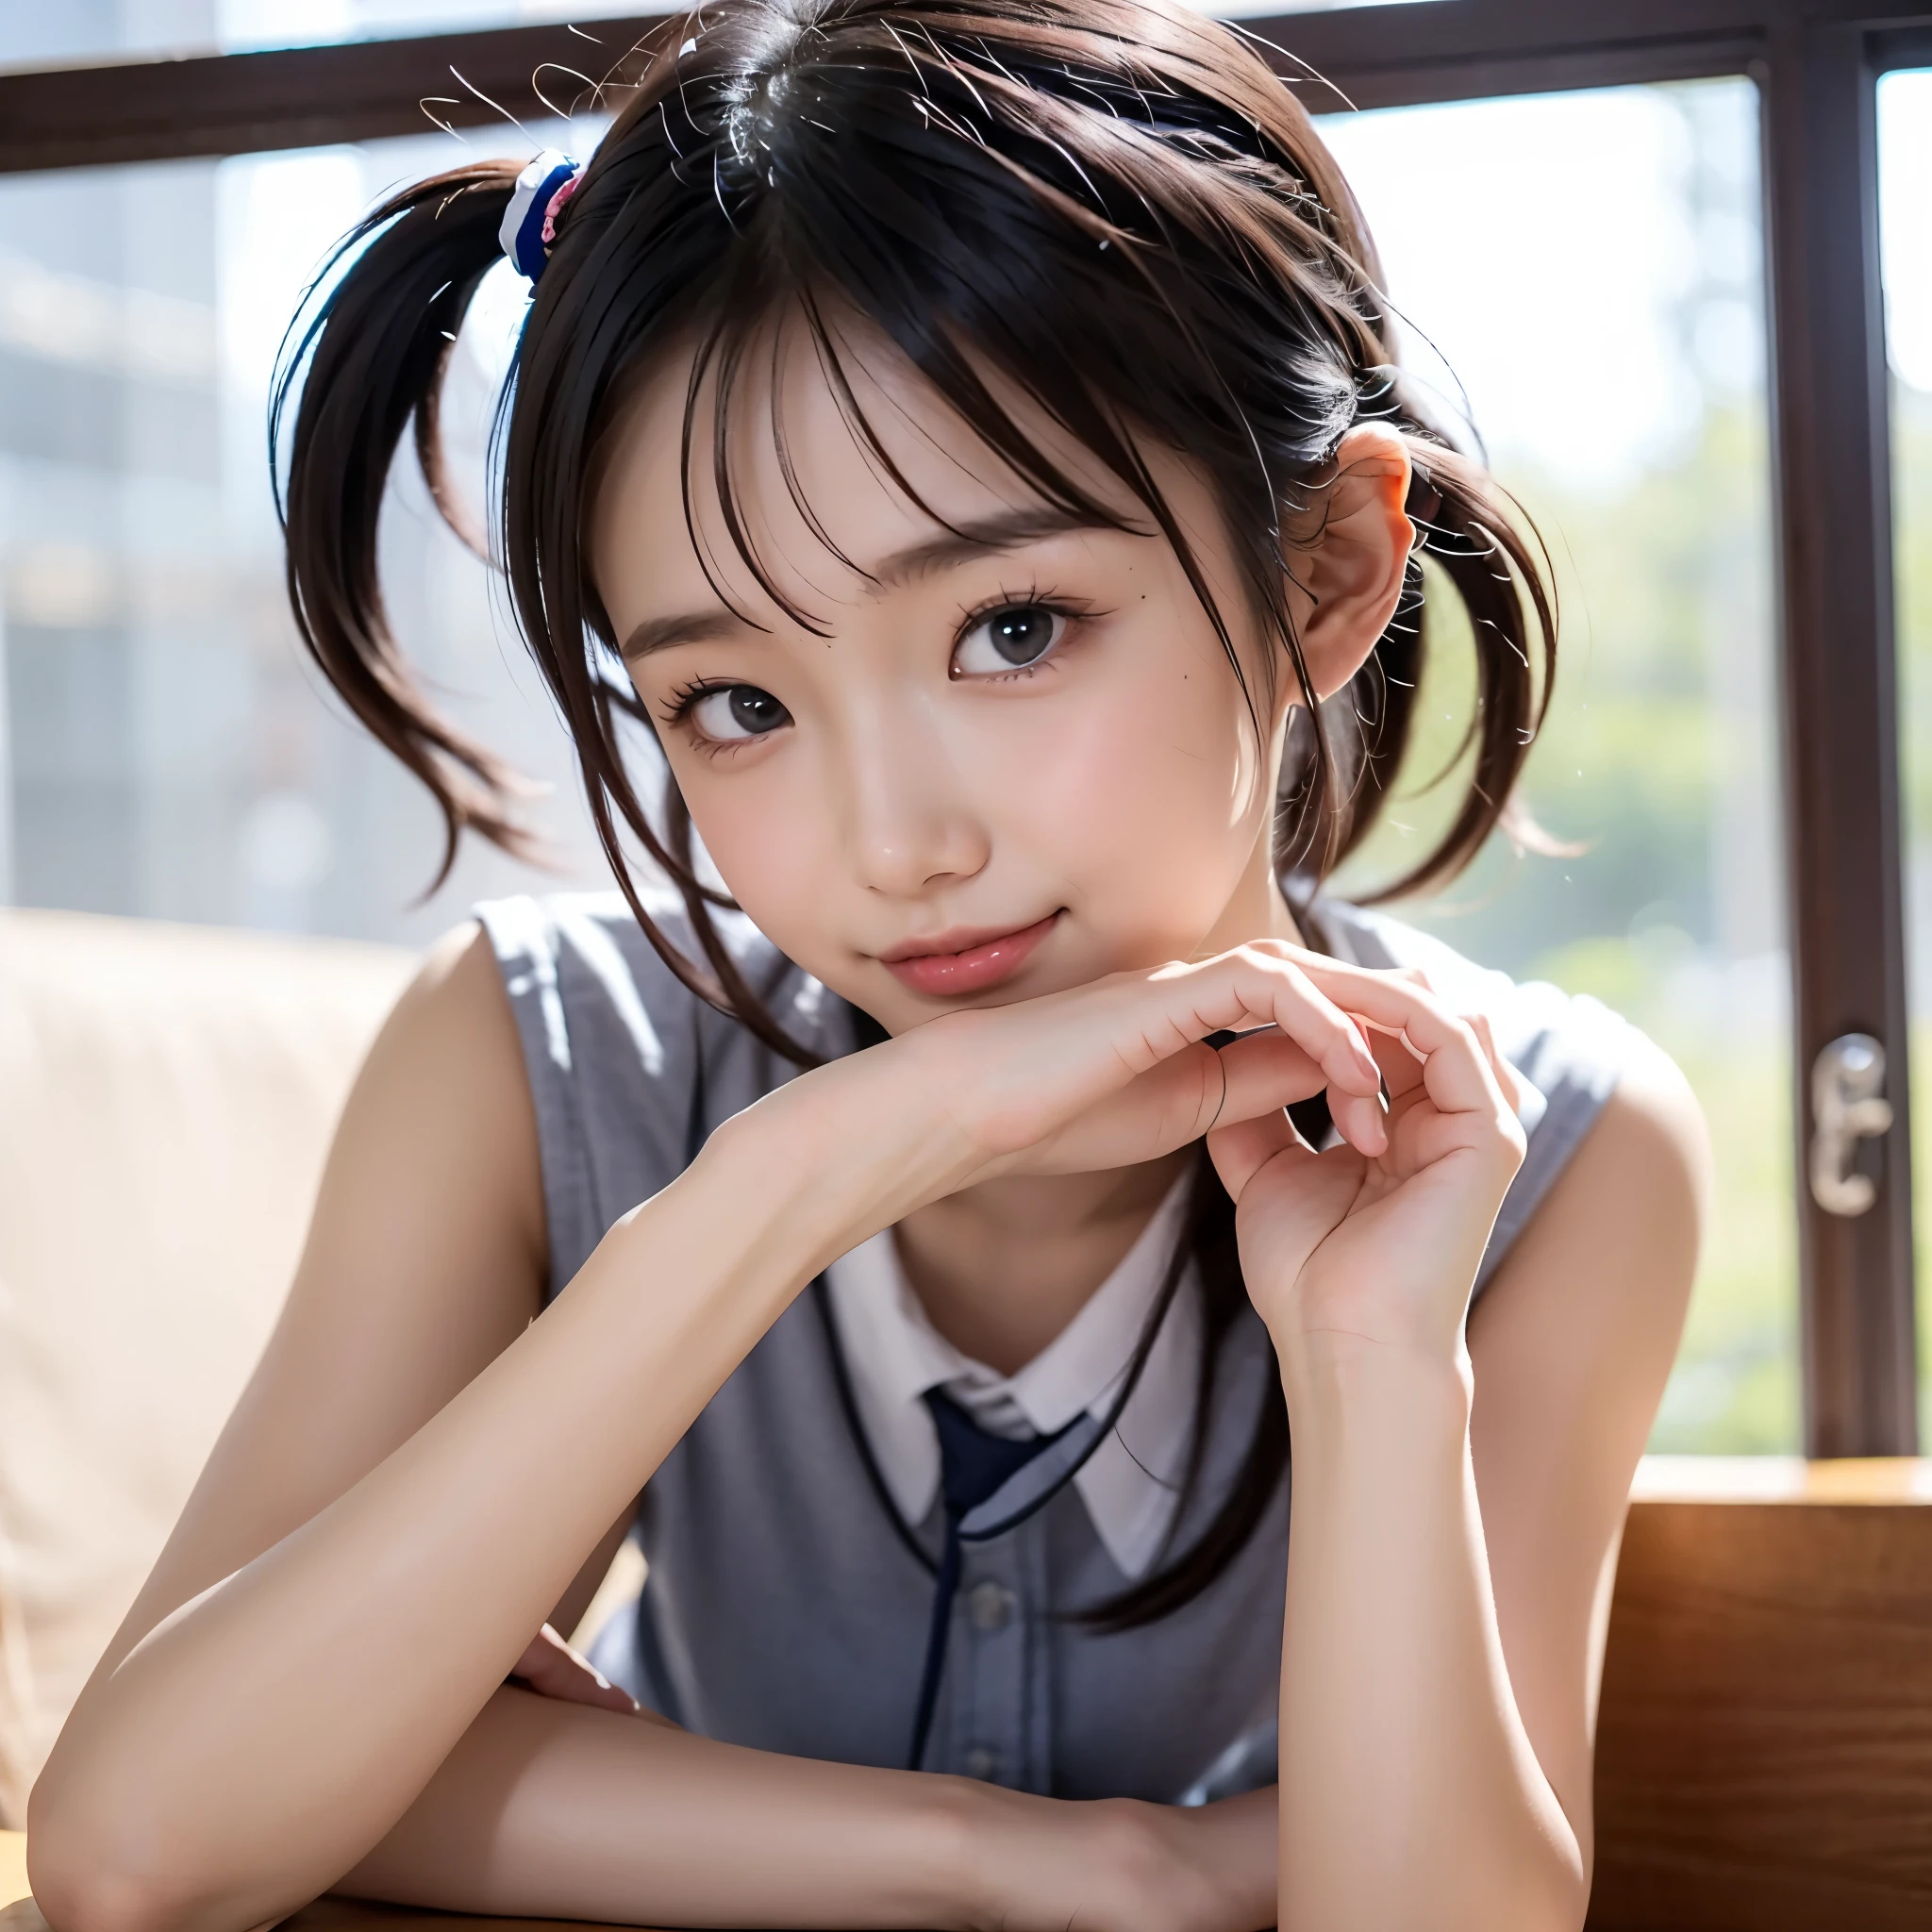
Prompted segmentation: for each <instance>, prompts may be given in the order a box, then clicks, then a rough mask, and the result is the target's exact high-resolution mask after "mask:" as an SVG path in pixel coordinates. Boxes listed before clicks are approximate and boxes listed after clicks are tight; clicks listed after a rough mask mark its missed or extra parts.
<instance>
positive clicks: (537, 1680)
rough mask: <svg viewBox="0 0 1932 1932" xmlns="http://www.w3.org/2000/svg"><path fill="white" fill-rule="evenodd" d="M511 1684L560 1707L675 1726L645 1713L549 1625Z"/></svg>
mask: <svg viewBox="0 0 1932 1932" xmlns="http://www.w3.org/2000/svg"><path fill="white" fill-rule="evenodd" d="M510 1681H511V1682H512V1683H516V1684H521V1685H522V1686H523V1687H524V1689H525V1690H526V1691H535V1692H536V1693H537V1695H538V1696H539V1697H554V1698H556V1699H557V1700H558V1703H559V1704H591V1705H595V1706H596V1707H597V1708H598V1709H599V1710H615V1711H621V1712H623V1713H624V1715H625V1716H626V1717H641V1718H644V1719H646V1720H648V1721H649V1722H650V1723H652V1724H670V1725H671V1728H672V1729H673V1730H676V1729H678V1728H679V1726H678V1725H676V1724H671V1720H670V1719H669V1718H668V1717H660V1716H658V1713H657V1712H656V1711H655V1710H646V1709H645V1708H644V1707H643V1706H642V1705H641V1704H640V1703H639V1702H638V1701H637V1699H636V1698H635V1697H633V1696H632V1695H631V1694H630V1692H629V1691H625V1690H624V1689H623V1688H622V1687H621V1686H620V1685H616V1684H613V1683H612V1682H611V1681H610V1679H609V1678H608V1677H607V1676H606V1675H605V1674H604V1673H603V1672H602V1671H600V1670H599V1669H598V1668H597V1667H596V1665H595V1664H593V1663H592V1662H591V1660H590V1658H589V1657H586V1656H584V1654H583V1653H582V1652H581V1651H578V1650H573V1649H572V1648H571V1646H570V1645H569V1644H568V1643H566V1642H565V1641H563V1639H562V1638H561V1637H559V1636H558V1634H557V1632H556V1631H555V1630H554V1629H553V1628H552V1627H551V1626H550V1625H549V1624H544V1626H543V1627H542V1629H541V1630H540V1631H538V1633H537V1634H536V1636H534V1637H533V1638H531V1639H530V1641H529V1644H528V1646H527V1647H526V1648H525V1651H524V1654H523V1656H522V1657H519V1658H518V1659H517V1662H516V1668H515V1669H514V1670H513V1671H511V1672H510Z"/></svg>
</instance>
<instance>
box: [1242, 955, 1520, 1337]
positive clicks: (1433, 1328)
mask: <svg viewBox="0 0 1932 1932" xmlns="http://www.w3.org/2000/svg"><path fill="white" fill-rule="evenodd" d="M1347 1006H1348V1008H1349V1010H1350V1012H1351V1013H1352V1014H1354V1015H1355V1016H1356V1017H1357V1018H1358V1019H1359V1020H1360V1021H1361V1022H1362V1023H1363V1024H1366V1025H1367V1026H1368V1027H1369V1028H1370V1029H1371V1030H1372V1032H1373V1035H1374V1041H1375V1052H1376V1058H1377V1059H1378V1061H1379V1062H1380V1064H1381V1066H1382V1069H1383V1072H1384V1075H1385V1077H1386V1079H1387V1083H1388V1089H1389V1123H1388V1124H1389V1134H1388V1140H1387V1142H1386V1145H1385V1146H1384V1147H1383V1148H1382V1149H1381V1150H1379V1151H1373V1152H1372V1151H1367V1150H1364V1149H1362V1148H1361V1147H1359V1146H1358V1145H1355V1146H1351V1145H1346V1144H1344V1145H1342V1146H1339V1147H1335V1148H1331V1149H1330V1150H1329V1151H1328V1152H1327V1153H1325V1154H1317V1153H1314V1152H1312V1151H1311V1150H1310V1149H1309V1148H1308V1147H1307V1145H1306V1144H1305V1143H1304V1142H1303V1141H1301V1140H1300V1139H1299V1138H1298V1137H1297V1136H1296V1134H1295V1132H1294V1129H1293V1128H1292V1127H1291V1125H1290V1124H1289V1122H1288V1120H1287V1118H1286V1116H1284V1115H1281V1114H1276V1113H1270V1114H1267V1115H1257V1117H1255V1118H1253V1119H1250V1120H1246V1121H1243V1122H1241V1123H1238V1124H1232V1125H1224V1126H1222V1127H1220V1128H1218V1129H1217V1130H1216V1131H1215V1132H1213V1133H1210V1134H1209V1135H1208V1152H1209V1154H1210V1156H1211V1157H1212V1158H1213V1160H1214V1164H1215V1168H1216V1170H1217V1172H1218V1173H1219V1174H1220V1175H1221V1178H1222V1182H1223V1184H1224V1186H1225V1187H1226V1189H1227V1191H1228V1192H1229V1193H1230V1194H1231V1195H1232V1196H1233V1197H1234V1200H1235V1203H1236V1228H1237V1233H1238V1236H1239V1239H1240V1241H1241V1268H1242V1273H1243V1274H1244V1275H1245V1277H1246V1280H1247V1284H1248V1291H1249V1294H1250V1295H1251V1297H1252V1298H1253V1300H1254V1303H1255V1306H1256V1307H1257V1309H1258V1310H1259V1312H1260V1314H1261V1317H1262V1319H1263V1320H1264V1321H1265V1322H1266V1323H1267V1324H1268V1326H1269V1329H1270V1331H1271V1332H1272V1333H1273V1335H1274V1339H1275V1343H1276V1346H1277V1347H1281V1348H1284V1349H1288V1348H1291V1347H1305V1346H1306V1345H1307V1344H1308V1343H1309V1342H1311V1341H1316V1340H1318V1339H1319V1340H1322V1341H1326V1342H1328V1343H1334V1342H1337V1341H1368V1342H1371V1343H1396V1344H1401V1345H1404V1346H1418V1345H1420V1346H1422V1347H1424V1348H1425V1349H1428V1350H1431V1351H1434V1352H1438V1353H1440V1352H1441V1351H1444V1350H1446V1351H1448V1352H1449V1353H1451V1354H1454V1355H1457V1357H1459V1354H1460V1351H1461V1349H1462V1329H1463V1320H1464V1317H1465V1315H1466V1314H1467V1312H1468V1304H1469V1294H1470V1289H1471V1287H1472V1285H1473V1284H1474V1279H1475V1272H1476V1269H1477V1267H1478V1265H1479V1264H1480V1262H1481V1260H1482V1254H1483V1248H1484V1246H1485V1244H1486V1243H1487V1241H1488V1240H1489V1236H1490V1229H1491V1226H1492V1225H1493V1224H1494V1222H1495V1218H1496V1211H1497V1209H1498V1208H1500V1207H1501V1206H1502V1202H1503V1196H1504V1193H1505V1192H1506V1191H1507V1189H1508V1186H1509V1182H1510V1181H1511V1179H1512V1178H1513V1177H1514V1176H1515V1174H1516V1171H1517V1169H1518V1168H1519V1167H1520V1166H1521V1165H1522V1163H1523V1156H1524V1147H1525V1145H1526V1142H1525V1140H1524V1132H1523V1127H1522V1124H1521V1123H1520V1122H1519V1121H1518V1119H1517V1107H1518V1105H1519V1102H1520V1099H1521V1096H1522V1092H1523V1083H1522V1076H1521V1075H1520V1074H1517V1073H1516V1071H1515V1070H1514V1069H1513V1068H1512V1067H1510V1066H1508V1064H1507V1062H1506V1061H1505V1060H1504V1059H1503V1058H1502V1057H1501V1056H1500V1055H1499V1054H1498V1053H1497V1051H1496V1047H1495V1041H1494V1040H1493V1038H1492V1037H1491V1032H1490V1027H1489V1023H1488V1021H1487V1020H1486V1019H1485V1018H1483V1017H1482V1016H1481V1015H1477V1016H1475V1017H1474V1018H1470V1019H1464V1018H1460V1017H1458V1016H1457V1015H1456V1014H1454V1013H1452V1012H1450V1011H1449V1010H1448V1008H1446V1007H1444V1006H1443V1005H1442V1003H1441V1001H1440V1000H1439V999H1438V998H1437V997H1436V996H1435V994H1434V993H1433V992H1432V991H1430V990H1429V988H1428V985H1427V983H1426V981H1425V979H1424V977H1423V975H1422V974H1415V973H1404V974H1368V975H1365V981H1364V983H1358V984H1357V985H1355V986H1354V987H1352V988H1351V990H1350V991H1349V994H1348V997H1347Z"/></svg>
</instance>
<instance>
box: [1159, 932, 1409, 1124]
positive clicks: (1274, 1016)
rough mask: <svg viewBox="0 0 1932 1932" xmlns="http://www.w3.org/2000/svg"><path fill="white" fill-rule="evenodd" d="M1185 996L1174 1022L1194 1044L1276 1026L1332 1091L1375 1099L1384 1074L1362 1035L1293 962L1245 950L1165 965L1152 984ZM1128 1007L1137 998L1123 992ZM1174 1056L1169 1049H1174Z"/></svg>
mask: <svg viewBox="0 0 1932 1932" xmlns="http://www.w3.org/2000/svg"><path fill="white" fill-rule="evenodd" d="M1149 983H1150V984H1152V985H1153V986H1155V987H1158V988H1159V989H1160V990H1161V991H1162V993H1163V995H1166V996H1172V995H1174V994H1178V995H1179V1000H1180V1002H1181V1004H1180V1005H1178V1006H1177V1007H1175V1008H1173V1009H1172V1010H1171V1012H1170V1016H1169V1024H1174V1025H1176V1026H1178V1027H1179V1028H1180V1029H1181V1031H1182V1033H1183V1034H1184V1036H1185V1037H1186V1038H1187V1039H1189V1040H1201V1039H1205V1038H1206V1036H1207V1035H1208V1034H1209V1033H1214V1032H1219V1031H1222V1030H1224V1029H1233V1030H1237V1031H1239V1030H1241V1029H1244V1028H1247V1027H1252V1026H1278V1027H1279V1028H1280V1029H1281V1031H1282V1032H1283V1033H1285V1034H1286V1035H1287V1036H1288V1037H1289V1038H1290V1039H1291V1040H1292V1041H1295V1043H1296V1044H1297V1045H1299V1046H1300V1047H1301V1048H1302V1049H1303V1050H1304V1051H1305V1052H1306V1053H1307V1055H1308V1057H1309V1058H1311V1059H1312V1060H1314V1062H1315V1063H1316V1065H1318V1066H1319V1067H1320V1068H1321V1069H1322V1071H1323V1073H1324V1074H1325V1075H1326V1076H1327V1079H1328V1082H1329V1084H1330V1085H1331V1086H1339V1087H1341V1089H1342V1090H1343V1091H1349V1092H1356V1093H1372V1092H1374V1091H1377V1090H1378V1089H1379V1088H1380V1085H1381V1070H1380V1068H1378V1067H1377V1066H1376V1064H1375V1058H1374V1054H1372V1053H1371V1052H1370V1051H1369V1043H1368V1040H1367V1038H1366V1037H1365V1035H1364V1034H1363V1032H1362V1029H1361V1028H1360V1027H1359V1026H1358V1025H1357V1024H1356V1023H1355V1022H1354V1020H1352V1019H1351V1018H1350V1017H1349V1016H1348V1014H1347V1013H1345V1012H1344V1011H1343V1010H1342V1009H1341V1007H1340V1006H1339V1005H1337V1003H1336V1002H1335V1001H1334V1000H1333V999H1331V998H1330V997H1329V996H1328V994H1327V993H1326V992H1325V991H1323V989H1322V988H1320V987H1318V986H1316V985H1315V984H1314V983H1313V982H1312V981H1311V980H1310V979H1309V978H1308V976H1307V974H1305V973H1304V972H1302V970H1301V969H1300V967H1299V966H1297V965H1296V964H1295V963H1294V962H1293V961H1291V960H1288V959H1283V958H1275V957H1274V956H1272V955H1270V954H1267V953H1262V952H1258V951H1257V950H1256V949H1255V948H1253V947H1248V946H1239V947H1237V948H1236V949H1235V950H1234V951H1233V952H1231V953H1224V954H1222V955H1220V956H1219V957H1218V958H1213V959H1206V960H1201V961H1198V962H1197V963H1195V964H1193V965H1188V966H1173V967H1163V968H1162V969H1160V971H1158V972H1157V973H1156V974H1153V975H1152V978H1151V981H1150V982H1149ZM1124 998H1125V999H1126V1000H1127V1002H1128V1003H1129V1005H1130V1006H1132V1005H1135V1004H1138V998H1139V995H1138V993H1137V991H1135V990H1134V989H1132V988H1128V989H1124ZM1170 1050H1171V1049H1170Z"/></svg>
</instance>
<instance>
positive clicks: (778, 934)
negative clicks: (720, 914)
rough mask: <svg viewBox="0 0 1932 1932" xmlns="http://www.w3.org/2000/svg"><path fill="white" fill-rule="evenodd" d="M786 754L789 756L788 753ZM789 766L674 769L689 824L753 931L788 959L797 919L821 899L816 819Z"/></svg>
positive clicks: (791, 762)
mask: <svg viewBox="0 0 1932 1932" xmlns="http://www.w3.org/2000/svg"><path fill="white" fill-rule="evenodd" d="M788 749H790V748H789V747H788ZM798 763H799V761H798V760H797V759H796V758H790V757H785V756H779V757H768V758H764V759H762V760H761V761H760V762H759V763H758V765H757V766H756V767H754V768H753V769H750V770H740V771H730V770H728V769H716V768H713V767H712V766H710V765H708V764H707V763H706V762H705V761H704V760H703V759H701V758H680V759H679V760H678V761H677V767H676V775H677V781H678V786H679V789H680V790H681V791H683V793H684V802H685V804H686V805H687V806H688V807H689V808H690V810H691V824H693V825H694V826H696V828H697V835H698V837H699V839H700V840H701V841H703V843H704V848H705V850H706V851H707V852H708V854H709V855H710V858H711V862H712V863H713V864H714V865H715V866H716V867H717V868H718V871H719V873H720V874H721V875H722V876H723V878H724V888H725V890H726V891H728V892H729V893H730V894H731V896H732V897H733V898H734V899H736V900H737V901H738V903H739V905H740V906H741V907H742V908H744V911H745V913H746V915H747V916H748V917H749V918H750V920H751V922H752V924H754V925H756V926H757V927H758V930H759V931H760V932H762V933H763V934H764V935H765V936H766V937H767V938H768V939H770V940H771V941H773V942H774V944H776V945H777V946H778V947H779V948H780V949H781V950H783V951H784V952H785V953H786V955H787V956H788V957H789V958H794V959H799V960H801V962H802V963H806V964H809V951H810V949H809V947H808V948H807V951H806V952H805V953H803V954H801V953H800V952H799V951H797V950H795V948H796V947H797V946H798V944H799V942H800V940H801V937H802V925H803V921H802V917H801V915H802V913H803V912H804V910H805V908H808V907H809V906H810V905H811V904H812V903H813V901H814V898H815V897H817V896H821V895H822V885H823V880H824V870H825V854H824V826H823V823H822V815H821V814H819V813H816V812H814V811H812V810H811V809H809V791H810V787H809V786H805V787H801V785H800V782H799V776H798V772H797V770H796V767H797V765H798Z"/></svg>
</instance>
